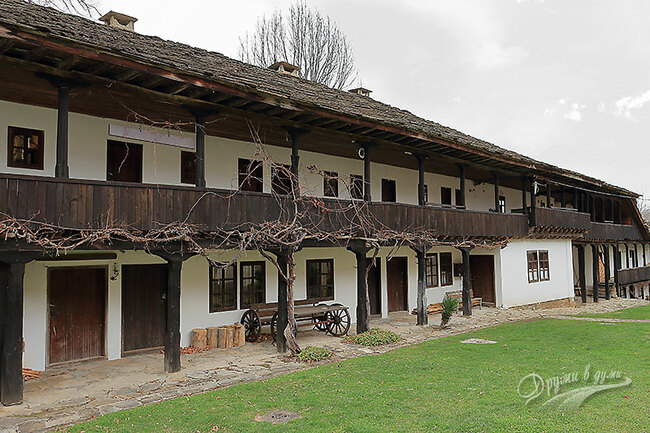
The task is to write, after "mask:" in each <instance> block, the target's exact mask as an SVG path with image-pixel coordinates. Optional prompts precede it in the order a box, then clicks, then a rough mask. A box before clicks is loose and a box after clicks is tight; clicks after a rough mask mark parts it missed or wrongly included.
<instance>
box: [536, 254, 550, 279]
mask: <svg viewBox="0 0 650 433" xmlns="http://www.w3.org/2000/svg"><path fill="white" fill-rule="evenodd" d="M538 256H539V281H549V280H550V279H551V271H550V267H549V263H548V251H544V250H541V251H539V253H538Z"/></svg>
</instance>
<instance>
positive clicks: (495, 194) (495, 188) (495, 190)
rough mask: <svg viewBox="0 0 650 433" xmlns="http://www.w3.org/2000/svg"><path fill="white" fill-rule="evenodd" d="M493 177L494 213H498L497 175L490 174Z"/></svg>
mask: <svg viewBox="0 0 650 433" xmlns="http://www.w3.org/2000/svg"><path fill="white" fill-rule="evenodd" d="M492 176H493V177H494V211H495V212H499V173H492Z"/></svg>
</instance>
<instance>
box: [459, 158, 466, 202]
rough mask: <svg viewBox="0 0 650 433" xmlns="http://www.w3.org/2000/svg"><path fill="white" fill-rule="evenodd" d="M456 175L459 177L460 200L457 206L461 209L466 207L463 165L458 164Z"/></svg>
mask: <svg viewBox="0 0 650 433" xmlns="http://www.w3.org/2000/svg"><path fill="white" fill-rule="evenodd" d="M458 172H459V173H458V175H459V176H460V199H459V200H458V201H459V204H460V205H461V206H462V207H466V203H465V182H466V181H465V165H464V164H458Z"/></svg>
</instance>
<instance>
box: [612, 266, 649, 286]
mask: <svg viewBox="0 0 650 433" xmlns="http://www.w3.org/2000/svg"><path fill="white" fill-rule="evenodd" d="M643 281H650V266H644V267H641V268H631V269H620V270H619V271H618V283H619V284H622V285H626V284H634V283H641V282H643Z"/></svg>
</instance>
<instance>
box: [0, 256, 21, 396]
mask: <svg viewBox="0 0 650 433" xmlns="http://www.w3.org/2000/svg"><path fill="white" fill-rule="evenodd" d="M2 267H3V270H2V273H3V274H4V275H5V276H6V280H5V281H3V284H2V286H0V316H2V318H0V321H2V322H3V325H2V326H0V329H2V335H0V340H2V343H1V344H0V346H1V347H0V402H2V404H3V405H5V406H9V405H15V404H20V403H22V401H23V370H22V368H23V281H24V277H25V262H14V263H10V264H4V263H3V264H2ZM2 279H4V278H2ZM4 283H6V285H5V284H4Z"/></svg>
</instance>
